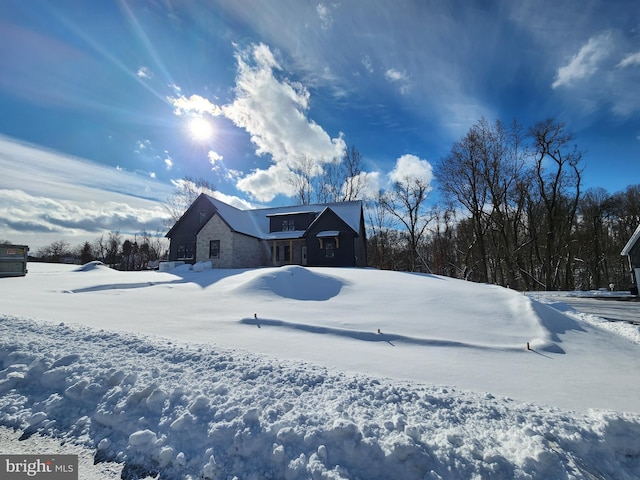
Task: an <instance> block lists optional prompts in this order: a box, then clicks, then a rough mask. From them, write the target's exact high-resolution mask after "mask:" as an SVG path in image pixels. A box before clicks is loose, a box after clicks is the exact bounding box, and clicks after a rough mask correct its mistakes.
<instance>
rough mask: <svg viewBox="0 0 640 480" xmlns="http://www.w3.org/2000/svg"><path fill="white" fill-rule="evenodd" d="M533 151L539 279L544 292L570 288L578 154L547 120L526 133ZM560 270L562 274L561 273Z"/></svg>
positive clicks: (569, 139)
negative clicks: (540, 233) (539, 208)
mask: <svg viewBox="0 0 640 480" xmlns="http://www.w3.org/2000/svg"><path fill="white" fill-rule="evenodd" d="M529 136H530V138H531V139H532V148H533V150H534V155H535V158H534V161H535V163H534V167H533V176H534V179H535V187H536V193H537V195H538V198H539V199H540V201H541V203H542V205H543V207H544V210H543V212H544V218H543V219H542V220H543V225H544V228H545V235H544V237H545V245H544V252H543V258H542V262H543V275H544V281H545V285H546V288H547V289H556V288H560V287H562V288H565V289H571V288H573V278H572V277H573V276H572V274H571V267H572V264H573V256H574V255H575V252H574V251H573V250H572V249H571V235H572V229H573V227H574V225H575V218H576V210H577V207H578V201H579V199H580V193H581V190H580V187H581V184H582V169H581V166H580V161H581V159H582V152H580V151H578V149H577V146H576V145H574V144H573V140H574V138H573V134H572V133H570V132H568V131H567V130H566V129H565V126H564V123H562V122H557V121H555V120H553V119H547V120H545V121H542V122H538V123H536V124H535V125H534V126H533V127H531V129H530V130H529ZM562 269H564V272H563V271H562Z"/></svg>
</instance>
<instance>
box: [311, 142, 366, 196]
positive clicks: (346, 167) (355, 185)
mask: <svg viewBox="0 0 640 480" xmlns="http://www.w3.org/2000/svg"><path fill="white" fill-rule="evenodd" d="M367 186H368V185H367V176H366V174H365V172H364V171H363V160H362V155H361V154H360V152H359V151H358V149H357V148H356V147H354V146H353V145H351V146H350V147H349V148H347V149H346V150H345V152H344V154H343V155H342V157H341V158H336V159H334V161H332V162H329V163H327V164H325V165H324V166H323V175H322V179H321V180H320V186H319V188H318V190H319V201H321V202H348V201H352V200H361V198H362V195H363V193H364V192H365V190H366V189H367Z"/></svg>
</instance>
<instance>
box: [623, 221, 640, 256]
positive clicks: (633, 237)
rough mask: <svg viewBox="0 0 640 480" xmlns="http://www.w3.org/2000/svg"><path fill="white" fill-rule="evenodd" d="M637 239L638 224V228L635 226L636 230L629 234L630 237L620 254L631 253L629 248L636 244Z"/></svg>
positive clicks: (639, 238)
mask: <svg viewBox="0 0 640 480" xmlns="http://www.w3.org/2000/svg"><path fill="white" fill-rule="evenodd" d="M638 240H640V225H638V228H636V231H635V232H634V233H633V235H631V238H630V239H629V241H628V242H627V244H626V245H625V246H624V248H623V249H622V252H620V255H623V256H625V255H629V253H631V249H632V248H633V246H634V245H635V244H636V242H638Z"/></svg>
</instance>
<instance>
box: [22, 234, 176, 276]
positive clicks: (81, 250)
mask: <svg viewBox="0 0 640 480" xmlns="http://www.w3.org/2000/svg"><path fill="white" fill-rule="evenodd" d="M166 256H167V242H166V240H165V239H164V238H163V237H161V236H160V235H151V234H149V233H146V232H142V233H140V234H139V235H134V238H133V239H130V238H124V236H123V235H122V234H121V233H120V232H118V231H115V232H114V231H112V232H109V233H108V234H107V235H106V236H105V235H101V236H100V237H99V238H97V239H96V240H95V241H94V242H89V241H85V242H84V243H82V244H80V245H77V246H75V247H72V246H71V244H70V243H69V242H67V241H65V240H58V241H55V242H52V243H51V244H49V245H46V246H44V247H41V248H39V249H38V250H36V251H35V253H34V254H33V255H32V256H31V255H30V259H31V260H35V261H41V262H54V263H58V262H66V263H79V264H85V263H89V262H92V261H94V260H99V261H101V262H103V263H104V264H106V265H108V266H110V267H111V268H115V269H118V270H146V269H149V268H153V267H155V266H156V265H157V262H158V261H159V260H160V259H163V258H166Z"/></svg>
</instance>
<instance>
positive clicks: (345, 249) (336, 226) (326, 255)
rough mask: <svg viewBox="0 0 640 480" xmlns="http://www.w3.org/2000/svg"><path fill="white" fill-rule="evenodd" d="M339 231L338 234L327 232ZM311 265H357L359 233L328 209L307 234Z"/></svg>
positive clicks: (308, 254)
mask: <svg viewBox="0 0 640 480" xmlns="http://www.w3.org/2000/svg"><path fill="white" fill-rule="evenodd" d="M326 232H330V233H333V232H337V235H335V236H333V235H331V234H326ZM306 239H307V256H308V262H309V265H318V266H327V267H355V266H357V264H356V246H355V245H356V241H357V233H356V232H354V231H353V229H352V228H351V227H349V225H347V224H346V223H345V222H344V221H343V220H342V219H341V218H340V217H338V215H336V214H335V213H334V212H333V210H330V209H327V210H325V211H324V213H323V214H322V215H321V216H320V217H319V218H318V219H317V220H316V221H315V222H314V224H313V225H312V226H311V228H309V230H308V231H307V234H306Z"/></svg>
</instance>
